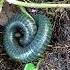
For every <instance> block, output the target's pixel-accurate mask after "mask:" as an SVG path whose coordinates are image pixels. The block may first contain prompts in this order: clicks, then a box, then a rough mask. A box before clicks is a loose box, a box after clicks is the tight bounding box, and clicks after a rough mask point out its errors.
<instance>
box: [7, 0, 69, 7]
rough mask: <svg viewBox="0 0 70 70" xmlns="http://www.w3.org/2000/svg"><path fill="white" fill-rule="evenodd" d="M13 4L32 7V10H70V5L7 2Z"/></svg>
mask: <svg viewBox="0 0 70 70" xmlns="http://www.w3.org/2000/svg"><path fill="white" fill-rule="evenodd" d="M7 1H8V2H9V3H11V4H15V5H18V6H24V7H31V8H70V4H47V3H28V2H22V1H16V0H14V1H10V0H7Z"/></svg>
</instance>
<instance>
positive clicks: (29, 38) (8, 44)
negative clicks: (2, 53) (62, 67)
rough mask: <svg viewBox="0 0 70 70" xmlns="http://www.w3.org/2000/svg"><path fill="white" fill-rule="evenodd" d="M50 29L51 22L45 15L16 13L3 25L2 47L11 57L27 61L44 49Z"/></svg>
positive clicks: (36, 56)
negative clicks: (31, 15) (30, 15)
mask: <svg viewBox="0 0 70 70" xmlns="http://www.w3.org/2000/svg"><path fill="white" fill-rule="evenodd" d="M52 31H53V29H52V24H51V23H50V21H49V19H48V18H47V17H46V16H45V15H42V14H37V15H33V17H32V18H30V17H29V16H28V15H27V14H25V13H23V14H17V15H15V16H13V17H11V18H10V19H9V20H8V22H7V24H6V26H5V32H4V47H5V49H6V51H7V53H8V55H9V56H10V57H11V58H12V59H16V60H18V61H21V62H23V63H28V62H31V61H33V60H35V59H37V58H38V57H39V56H40V55H41V54H42V53H43V52H44V51H45V49H46V46H47V45H48V44H49V42H50V39H51V36H52ZM45 45H46V46H45Z"/></svg>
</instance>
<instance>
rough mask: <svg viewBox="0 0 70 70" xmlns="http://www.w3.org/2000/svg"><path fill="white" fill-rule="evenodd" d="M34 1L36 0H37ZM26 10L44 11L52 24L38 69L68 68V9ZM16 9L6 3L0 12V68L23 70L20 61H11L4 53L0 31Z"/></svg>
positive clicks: (69, 11) (69, 48) (69, 47)
mask: <svg viewBox="0 0 70 70" xmlns="http://www.w3.org/2000/svg"><path fill="white" fill-rule="evenodd" d="M32 1H33V0H32ZM35 1H37V2H38V0H35ZM44 1H46V0H44ZM56 1H58V0H56ZM61 1H63V0H61ZM41 2H42V0H41ZM27 10H28V11H29V12H30V13H31V14H32V13H33V14H34V13H35V12H40V13H44V14H45V15H47V16H48V17H49V18H50V21H51V22H52V23H53V24H54V32H53V37H52V40H51V43H50V45H48V49H47V50H46V51H45V54H44V56H43V58H42V59H44V60H43V61H42V62H41V63H40V70H70V9H64V8H62V9H61V8H57V9H43V10H42V9H27ZM17 11H19V10H17V8H16V7H15V6H12V5H9V4H8V3H6V4H5V5H4V8H3V11H2V13H0V39H1V41H0V70H23V65H22V64H21V63H19V62H14V61H12V60H11V58H10V57H9V56H8V55H7V54H6V52H5V49H4V48H3V44H2V43H3V41H2V36H3V34H2V33H1V32H2V31H3V30H4V27H3V26H4V25H5V24H6V22H7V20H8V18H10V17H11V16H12V15H14V14H15V13H16V12H17ZM34 11H35V12H34Z"/></svg>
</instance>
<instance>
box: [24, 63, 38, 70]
mask: <svg viewBox="0 0 70 70" xmlns="http://www.w3.org/2000/svg"><path fill="white" fill-rule="evenodd" d="M24 70H37V69H36V67H35V66H34V64H32V63H28V64H26V65H25V68H24Z"/></svg>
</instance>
